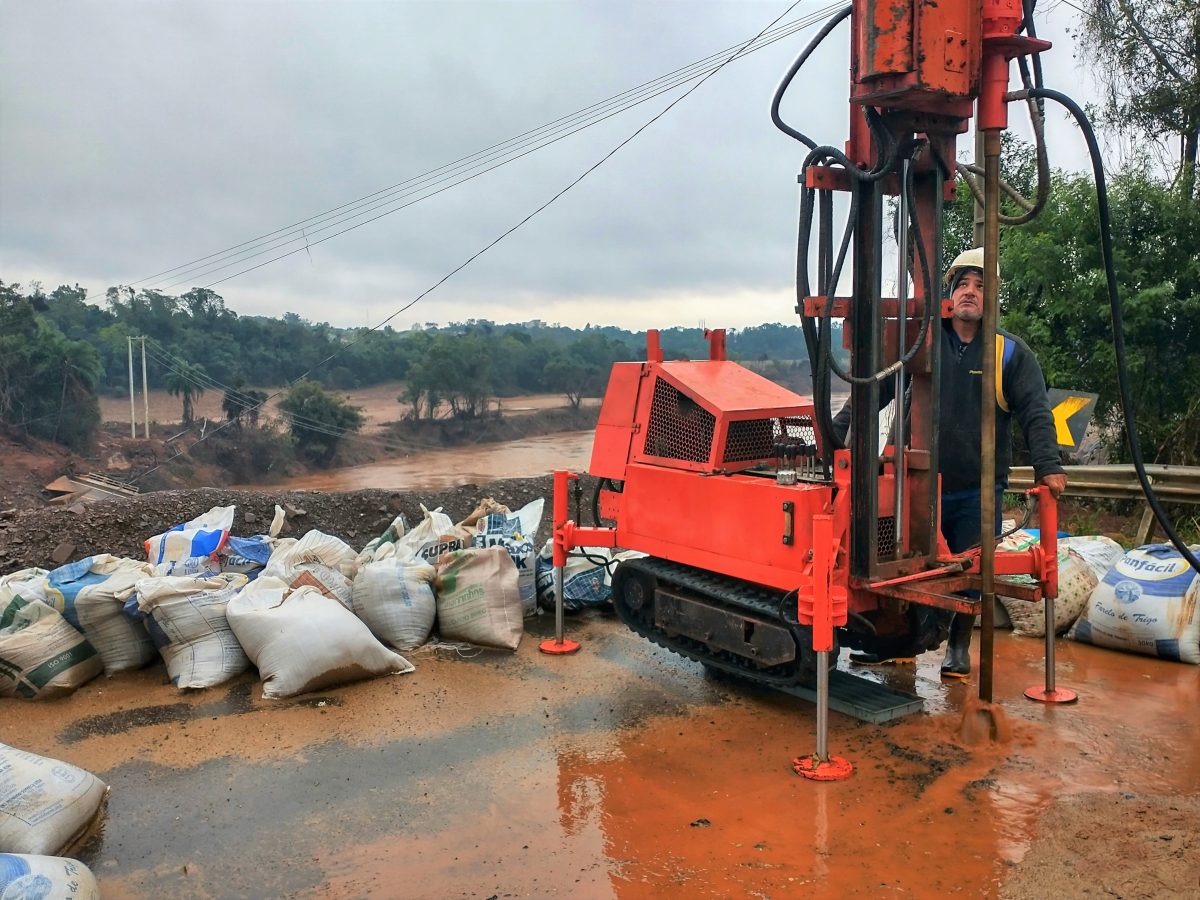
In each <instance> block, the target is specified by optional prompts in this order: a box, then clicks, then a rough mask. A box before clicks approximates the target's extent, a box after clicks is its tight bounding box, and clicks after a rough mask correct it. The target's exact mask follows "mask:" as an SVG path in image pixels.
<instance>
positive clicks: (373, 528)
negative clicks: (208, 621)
mask: <svg viewBox="0 0 1200 900" xmlns="http://www.w3.org/2000/svg"><path fill="white" fill-rule="evenodd" d="M584 481H585V484H584V485H583V491H582V497H583V498H584V515H585V516H586V517H587V521H588V522H589V523H590V521H591V511H590V498H591V490H592V484H591V482H590V481H589V480H588V479H586V478H585V479H584ZM552 493H553V489H552V478H551V477H550V476H548V475H547V476H542V477H540V478H518V479H509V480H504V481H494V482H489V483H487V484H463V485H459V486H457V487H453V488H448V489H443V490H436V491H421V492H403V491H391V490H363V491H349V492H346V493H329V492H323V491H235V490H223V489H220V488H198V489H194V490H179V491H154V492H151V493H145V494H141V495H139V496H137V497H132V498H129V499H113V500H102V501H99V502H97V503H90V504H80V505H76V506H74V507H71V508H57V507H47V508H41V509H30V510H23V511H12V510H9V511H6V514H5V515H4V517H3V518H0V573H5V572H10V571H13V570H15V569H20V568H24V567H26V566H42V567H44V568H52V567H53V566H55V565H59V564H61V563H63V562H66V561H69V560H72V559H81V558H83V557H85V556H91V555H93V554H96V553H113V554H116V555H118V556H128V557H132V558H140V557H142V556H143V555H144V554H145V552H146V551H145V547H144V546H143V541H145V540H146V539H147V538H149V537H153V536H154V535H156V534H161V533H162V532H163V531H165V530H166V529H168V528H170V527H171V526H172V525H175V524H177V523H179V522H184V521H187V520H188V519H191V518H193V517H194V516H197V515H199V514H200V513H203V512H206V511H207V510H209V509H211V508H212V507H214V506H229V505H231V504H232V505H234V506H236V507H237V518H236V519H235V520H234V528H233V533H234V534H237V535H252V534H259V533H262V532H264V531H266V529H267V528H268V527H269V526H270V524H271V519H272V517H273V516H274V514H275V506H276V504H278V505H279V506H282V507H283V508H284V510H285V511H286V512H287V521H286V524H285V525H284V531H283V533H284V534H285V535H290V536H299V535H301V534H303V533H305V532H306V531H309V530H311V529H314V528H316V529H318V530H320V531H324V532H326V533H328V534H333V535H336V536H337V537H339V538H341V539H342V540H344V541H346V542H347V543H349V544H350V545H351V546H355V547H361V546H362V545H363V544H365V543H367V541H369V540H370V539H371V538H373V537H375V536H376V535H377V534H379V533H380V532H381V531H383V529H384V528H386V527H387V525H388V524H389V523H390V522H391V521H392V519H393V518H395V517H396V515H397V514H399V513H403V514H404V515H405V517H406V518H407V519H408V521H409V523H410V524H416V523H417V522H419V521H420V520H421V505H422V504H424V506H425V507H426V508H428V509H436V508H437V507H441V508H442V509H443V511H444V512H445V513H446V514H447V515H449V516H450V517H451V518H452V519H454V520H455V521H458V520H460V519H463V518H465V517H466V516H467V515H468V514H469V513H470V512H471V511H472V510H473V509H474V508H475V506H476V504H478V502H479V500H480V499H481V498H483V497H493V498H495V499H496V500H497V501H499V502H500V503H503V504H505V505H506V506H508V507H509V508H510V509H518V508H519V507H521V506H523V505H525V504H526V503H528V502H529V501H531V500H535V499H537V498H539V497H543V498H545V500H546V510H545V513H544V514H543V516H542V527H541V530H540V533H539V540H544V539H545V536H546V535H548V534H549V532H550V527H549V520H550V501H551V496H552ZM63 545H70V546H69V548H68V547H67V546H63ZM56 549H58V550H59V552H58V553H55V550H56ZM68 549H69V552H68Z"/></svg>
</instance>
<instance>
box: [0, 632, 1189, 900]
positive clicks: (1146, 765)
mask: <svg viewBox="0 0 1200 900" xmlns="http://www.w3.org/2000/svg"><path fill="white" fill-rule="evenodd" d="M552 627H553V617H552V616H549V617H545V616H544V617H541V618H540V619H536V620H531V621H530V623H529V628H530V630H531V631H532V632H533V633H531V634H527V635H526V637H525V639H524V640H523V641H522V644H521V646H520V648H519V649H518V650H517V652H516V653H513V654H506V653H496V652H485V653H481V654H478V655H467V656H461V657H460V656H459V655H457V654H456V653H453V652H449V653H445V652H440V653H434V652H429V651H426V652H417V653H414V654H412V655H411V657H410V658H411V659H412V661H413V662H414V663H415V664H416V666H417V669H416V671H415V672H414V673H412V674H410V675H403V676H396V677H391V678H381V679H375V680H372V681H365V682H360V683H358V684H353V685H348V686H344V687H339V688H336V689H333V690H329V691H326V692H324V693H321V694H319V695H310V696H306V697H301V698H297V699H295V700H286V701H263V700H262V699H260V695H261V688H260V686H259V685H258V684H257V683H256V681H255V679H254V677H253V675H252V674H250V673H247V674H246V675H244V676H242V677H239V678H238V679H235V680H234V681H232V682H229V683H227V684H225V685H222V686H220V687H217V688H213V689H209V690H205V691H198V692H186V693H185V692H180V691H178V690H176V689H175V688H173V687H172V686H171V685H169V684H165V683H164V674H163V670H162V668H161V667H155V668H151V669H148V670H144V671H142V672H139V673H134V674H129V675H122V676H118V677H115V678H112V679H108V680H105V679H103V678H101V679H97V680H95V681H92V682H90V683H89V684H87V685H85V686H84V687H83V688H81V689H80V690H79V691H78V692H77V693H75V694H74V695H72V696H71V697H68V698H66V699H64V700H61V701H53V702H46V703H21V702H19V701H15V700H0V741H3V742H5V743H10V744H16V745H17V746H20V747H22V748H23V749H26V750H31V751H34V752H37V753H42V754H47V755H51V756H54V757H58V758H61V759H65V760H68V761H70V762H72V763H74V764H77V765H80V766H84V767H86V768H88V769H91V770H92V771H94V772H96V773H97V774H98V775H100V776H101V777H102V778H103V779H104V780H106V781H107V782H108V783H109V784H110V785H111V786H112V796H111V800H110V803H109V806H108V811H107V815H106V818H105V819H104V822H103V828H102V830H101V831H100V832H99V834H97V835H96V836H95V837H93V838H92V839H91V840H90V841H89V842H88V843H87V844H86V845H85V846H84V847H83V848H82V849H81V850H80V851H79V856H80V858H81V859H83V860H84V861H85V862H86V863H87V864H88V865H90V866H91V867H92V868H93V870H94V871H95V872H96V874H97V875H98V876H99V878H100V883H101V889H102V891H103V895H104V897H105V898H108V900H114V898H158V897H172V898H187V897H197V898H200V897H204V898H226V897H230V898H232V897H255V898H257V897H305V898H307V897H314V898H316V897H328V898H356V897H380V898H393V897H405V898H409V897H412V898H431V900H442V898H457V897H477V898H493V897H496V898H500V897H532V898H538V897H572V898H577V897H581V898H610V897H616V898H660V897H661V898H666V897H686V898H696V897H715V898H729V897H738V898H741V897H754V898H793V897H805V898H807V897H819V898H841V897H864V898H866V897H880V896H909V897H949V896H954V897H986V898H990V897H1012V898H1029V900H1034V898H1037V900H1043V898H1056V900H1057V898H1063V897H1097V896H1117V897H1126V898H1133V897H1145V898H1159V897H1171V898H1173V897H1196V896H1200V893H1198V892H1200V748H1198V741H1197V736H1198V734H1200V732H1198V726H1197V710H1198V709H1200V667H1198V666H1189V665H1184V664H1180V663H1172V662H1164V661H1159V660H1155V659H1150V658H1146V657H1139V656H1131V655H1127V654H1122V653H1117V652H1114V651H1108V650H1103V649H1099V648H1095V647H1089V646H1083V645H1079V644H1073V643H1069V642H1066V641H1060V642H1059V650H1058V653H1059V661H1060V667H1059V682H1060V684H1063V685H1067V686H1071V687H1074V688H1076V689H1077V690H1078V691H1079V694H1080V700H1079V702H1078V703H1077V704H1076V705H1073V706H1062V707H1055V706H1044V705H1041V704H1036V703H1032V702H1029V701H1028V700H1026V699H1024V698H1023V696H1022V691H1023V690H1024V688H1026V687H1028V686H1030V685H1032V684H1037V683H1040V680H1041V677H1042V670H1041V665H1042V647H1043V643H1042V641H1041V640H1039V639H1033V638H1022V637H1018V636H1016V635H1013V634H1011V633H1006V632H1001V633H999V634H997V637H996V660H997V665H996V677H995V684H996V689H995V695H996V700H997V701H998V703H999V704H1000V706H1001V708H1002V709H1003V711H1004V713H1005V715H1006V717H1007V718H1008V720H1009V722H1010V724H1011V739H1010V740H1008V741H1007V742H1005V743H1001V744H985V745H983V746H971V745H969V744H965V743H964V742H963V741H962V740H961V739H960V737H959V727H958V726H959V721H960V717H961V711H962V708H963V705H964V703H966V702H967V701H968V700H969V698H971V697H972V696H973V694H974V692H975V691H976V690H977V686H976V685H975V684H974V683H967V684H954V685H947V684H943V683H942V682H941V680H940V678H939V677H938V669H937V667H938V665H939V663H940V656H939V654H936V653H929V654H925V655H923V656H921V657H920V658H919V659H918V664H917V665H916V666H915V667H912V666H910V667H906V668H901V669H891V670H881V671H874V672H872V673H869V674H867V675H866V677H870V678H881V679H883V680H885V681H888V682H889V683H892V684H894V685H895V686H896V687H899V688H902V689H904V690H907V691H910V692H914V693H917V694H919V695H920V696H922V697H923V698H925V708H924V711H922V712H920V713H917V714H914V715H911V716H908V717H906V718H904V719H902V720H900V721H897V722H893V723H890V724H886V725H869V724H864V723H861V722H858V721H855V720H853V719H850V718H847V717H845V716H842V715H840V714H837V713H834V714H832V715H831V733H830V749H831V750H832V751H833V752H835V753H838V754H841V755H844V756H845V757H847V758H848V759H850V761H851V762H853V764H854V765H855V772H854V774H853V776H852V777H851V778H850V779H849V780H847V781H843V782H838V783H828V784H819V783H812V782H808V781H804V780H802V779H800V778H798V777H797V776H796V775H794V774H793V773H792V771H791V767H790V763H791V760H792V758H793V757H794V756H796V755H799V754H804V753H810V752H812V750H813V749H814V747H815V744H814V741H815V736H814V735H815V732H814V727H815V711H814V707H813V706H812V705H810V704H809V703H807V702H805V701H802V700H799V699H797V698H795V697H790V696H786V695H782V694H776V693H772V692H770V691H765V690H759V689H755V688H752V687H744V686H740V685H738V684H736V683H729V682H724V681H714V680H711V679H710V678H708V677H706V676H705V675H704V673H703V671H702V670H701V668H700V666H698V665H696V664H694V663H691V662H688V661H686V660H683V659H681V658H679V657H677V656H674V655H672V654H670V653H668V652H666V651H664V650H662V649H661V648H658V647H656V646H654V645H652V644H650V643H648V642H647V641H645V640H642V639H640V638H638V637H636V636H635V635H633V634H632V633H630V632H629V631H627V630H626V629H625V628H624V627H623V626H621V625H620V624H619V623H617V622H616V621H615V620H613V619H611V618H607V617H603V616H599V615H591V614H589V615H588V616H587V617H585V618H584V619H582V620H581V619H578V618H572V619H570V620H569V621H568V630H569V634H571V635H573V636H574V637H576V638H577V639H579V640H580V641H581V642H582V644H583V649H582V651H581V652H580V653H578V654H577V655H575V656H570V657H548V656H543V655H541V654H539V653H538V652H537V649H536V644H537V640H538V639H539V637H540V636H544V635H546V634H548V633H549V631H550V629H552ZM974 655H975V657H976V659H977V643H976V653H975V654H974Z"/></svg>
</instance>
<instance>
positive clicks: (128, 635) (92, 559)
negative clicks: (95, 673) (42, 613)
mask: <svg viewBox="0 0 1200 900" xmlns="http://www.w3.org/2000/svg"><path fill="white" fill-rule="evenodd" d="M154 568H155V567H154V566H152V565H150V564H149V563H143V562H138V561H137V560H133V559H122V558H120V557H116V556H111V555H109V554H107V553H104V554H100V555H98V556H89V557H87V558H86V559H81V560H79V561H78V562H73V563H68V564H67V565H65V566H60V567H59V568H57V569H55V570H54V571H53V572H51V573H50V574H49V575H48V576H47V578H46V598H47V600H46V602H48V603H49V604H50V605H51V606H53V607H54V608H55V609H57V610H58V611H59V612H60V613H62V615H63V617H64V618H65V619H66V620H67V621H68V622H70V623H71V624H72V625H73V626H74V627H75V628H77V629H78V630H79V631H82V632H83V634H84V636H85V637H86V638H87V639H88V641H89V642H90V643H91V645H92V646H93V647H95V648H96V651H97V652H98V653H99V654H100V659H101V660H102V661H103V663H104V672H105V674H107V675H115V674H116V673H117V672H128V671H132V670H134V669H140V668H142V667H143V666H144V665H146V664H147V663H149V662H150V661H151V660H153V659H154V655H155V654H154V643H153V641H151V639H150V635H148V634H147V633H146V629H145V628H143V627H142V625H141V623H139V622H136V621H134V620H133V619H130V618H129V617H128V616H125V615H123V614H122V607H123V606H124V604H125V601H126V600H127V599H129V597H130V596H131V595H132V594H133V592H134V586H135V585H136V584H137V583H138V582H139V581H141V580H143V579H145V578H148V577H150V576H153V575H154Z"/></svg>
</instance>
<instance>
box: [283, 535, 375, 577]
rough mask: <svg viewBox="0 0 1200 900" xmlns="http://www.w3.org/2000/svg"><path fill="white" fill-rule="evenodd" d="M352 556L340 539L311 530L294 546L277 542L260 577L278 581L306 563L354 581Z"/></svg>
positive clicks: (350, 550)
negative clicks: (263, 576)
mask: <svg viewBox="0 0 1200 900" xmlns="http://www.w3.org/2000/svg"><path fill="white" fill-rule="evenodd" d="M355 555H356V554H355V552H354V548H353V547H351V546H350V545H349V544H347V543H346V542H345V541H343V540H342V539H341V538H337V537H334V536H333V535H332V534H326V533H325V532H323V531H317V530H316V529H313V530H312V531H310V532H308V533H307V534H305V535H304V537H302V538H300V540H298V541H296V542H295V543H290V542H288V541H286V540H280V541H278V542H277V543H276V545H275V549H274V550H272V551H271V558H270V559H269V560H267V565H266V568H264V569H263V572H262V573H263V574H264V575H273V576H275V577H276V578H280V577H283V574H282V573H285V572H286V571H287V570H289V569H296V568H299V567H300V566H303V565H305V564H306V563H319V564H321V565H323V566H328V567H329V568H331V569H337V570H338V571H340V572H341V573H342V574H343V575H345V576H347V577H348V578H353V577H354V571H355V564H354V557H355ZM284 580H285V581H286V580H287V579H286V578H285V579H284Z"/></svg>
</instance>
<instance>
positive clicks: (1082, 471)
mask: <svg viewBox="0 0 1200 900" xmlns="http://www.w3.org/2000/svg"><path fill="white" fill-rule="evenodd" d="M1063 468H1064V469H1066V470H1067V490H1066V492H1065V493H1066V494H1067V495H1068V496H1076V497H1107V498H1110V499H1113V500H1137V499H1139V498H1140V497H1141V496H1142V486H1141V484H1140V483H1139V482H1138V477H1137V473H1136V472H1135V471H1134V468H1133V466H1132V465H1112V466H1064V467H1063ZM1146 477H1147V478H1148V479H1149V480H1150V484H1151V485H1152V486H1153V488H1154V492H1155V493H1156V494H1158V496H1159V499H1161V500H1163V501H1164V502H1167V503H1200V466H1162V465H1149V466H1146ZM1031 487H1033V469H1032V467H1030V466H1017V467H1015V468H1014V469H1013V470H1012V471H1011V472H1010V473H1009V476H1008V489H1009V490H1010V491H1023V490H1026V489H1028V488H1031Z"/></svg>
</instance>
